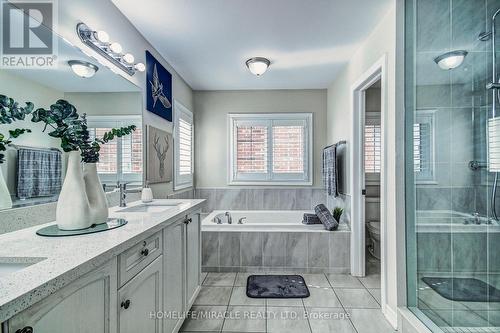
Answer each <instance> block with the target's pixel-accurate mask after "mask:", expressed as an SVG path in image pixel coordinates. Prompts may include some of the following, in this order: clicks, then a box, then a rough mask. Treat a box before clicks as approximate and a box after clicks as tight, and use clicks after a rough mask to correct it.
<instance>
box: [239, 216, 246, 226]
mask: <svg viewBox="0 0 500 333" xmlns="http://www.w3.org/2000/svg"><path fill="white" fill-rule="evenodd" d="M246 219H247V218H246V216H244V217H242V218H240V219H239V220H238V224H243V221H245V220H246Z"/></svg>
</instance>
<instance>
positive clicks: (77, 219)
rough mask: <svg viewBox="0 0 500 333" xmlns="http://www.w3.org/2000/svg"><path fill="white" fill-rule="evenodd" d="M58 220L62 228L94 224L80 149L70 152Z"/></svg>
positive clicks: (83, 227)
mask: <svg viewBox="0 0 500 333" xmlns="http://www.w3.org/2000/svg"><path fill="white" fill-rule="evenodd" d="M56 222H57V226H58V227H59V229H61V230H77V229H85V228H88V227H90V226H91V225H92V220H91V214H90V205H89V200H88V198H87V192H86V190H85V182H84V181H83V172H82V164H81V157H80V152H79V151H72V152H69V153H68V167H67V170H66V177H65V178H64V183H63V185H62V188H61V193H60V194H59V200H58V201H57V209H56Z"/></svg>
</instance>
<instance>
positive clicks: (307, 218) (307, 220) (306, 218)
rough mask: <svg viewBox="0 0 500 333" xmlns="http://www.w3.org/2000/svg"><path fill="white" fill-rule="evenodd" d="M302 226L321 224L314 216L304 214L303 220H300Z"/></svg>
mask: <svg viewBox="0 0 500 333" xmlns="http://www.w3.org/2000/svg"><path fill="white" fill-rule="evenodd" d="M302 223H304V224H322V223H321V220H320V219H319V218H318V216H317V215H316V214H311V213H304V219H303V220H302Z"/></svg>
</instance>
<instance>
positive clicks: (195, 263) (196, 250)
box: [186, 214, 201, 310]
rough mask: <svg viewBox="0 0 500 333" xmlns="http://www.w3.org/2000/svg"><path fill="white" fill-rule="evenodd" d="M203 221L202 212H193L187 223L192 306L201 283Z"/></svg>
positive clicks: (188, 286) (188, 289)
mask: <svg viewBox="0 0 500 333" xmlns="http://www.w3.org/2000/svg"><path fill="white" fill-rule="evenodd" d="M200 244H201V221H200V214H191V215H189V216H188V217H187V223H186V301H187V304H188V305H189V306H190V305H191V304H193V302H194V299H195V298H196V296H197V295H198V289H199V286H200V284H201V281H200V277H201V246H200ZM186 310H189V309H186Z"/></svg>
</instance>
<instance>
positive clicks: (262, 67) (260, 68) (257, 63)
mask: <svg viewBox="0 0 500 333" xmlns="http://www.w3.org/2000/svg"><path fill="white" fill-rule="evenodd" d="M246 65H247V67H248V69H249V70H250V72H251V73H252V74H254V75H257V76H261V75H262V74H264V73H265V72H266V71H267V69H268V68H269V65H271V62H270V61H269V59H266V58H262V57H255V58H250V59H248V60H247V61H246Z"/></svg>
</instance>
